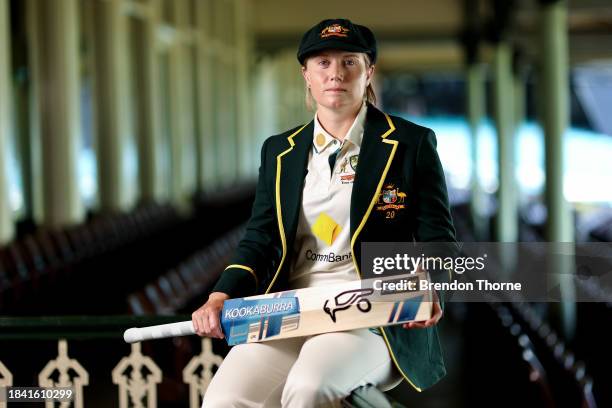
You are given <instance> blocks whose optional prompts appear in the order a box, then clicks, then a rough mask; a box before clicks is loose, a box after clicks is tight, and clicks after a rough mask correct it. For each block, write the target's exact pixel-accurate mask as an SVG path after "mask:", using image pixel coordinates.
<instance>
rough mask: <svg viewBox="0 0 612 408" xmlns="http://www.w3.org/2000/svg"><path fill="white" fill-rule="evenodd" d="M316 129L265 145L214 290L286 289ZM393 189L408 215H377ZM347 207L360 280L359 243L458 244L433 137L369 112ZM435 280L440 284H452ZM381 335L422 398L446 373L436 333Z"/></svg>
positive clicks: (390, 330)
mask: <svg viewBox="0 0 612 408" xmlns="http://www.w3.org/2000/svg"><path fill="white" fill-rule="evenodd" d="M313 129H314V121H311V122H310V123H309V124H307V125H304V126H301V127H299V128H296V129H293V130H290V131H287V132H285V133H282V134H280V135H276V136H272V137H270V138H268V139H267V140H266V141H265V142H264V144H263V147H262V149H261V166H260V168H259V181H258V184H257V190H256V196H255V202H254V204H253V210H252V214H251V218H250V219H249V221H248V224H247V227H246V233H245V236H244V238H243V239H242V240H241V241H240V243H239V245H238V248H237V250H236V253H235V255H234V258H233V261H232V263H231V265H229V266H228V267H227V268H226V269H225V271H224V272H223V273H222V274H221V277H220V278H219V281H218V282H217V284H216V286H215V288H214V290H215V291H219V292H225V293H227V294H229V295H230V296H231V297H243V296H250V295H254V294H261V293H268V292H277V291H282V290H286V289H287V288H288V276H289V268H290V265H291V257H292V256H293V253H292V252H293V251H292V248H293V244H294V240H295V235H296V230H297V225H298V216H299V210H300V205H301V202H302V190H303V185H304V177H305V175H306V168H307V161H308V152H309V150H310V149H312V138H313ZM389 183H393V185H394V186H396V187H398V188H399V190H398V191H401V192H405V193H406V195H405V197H406V198H405V208H404V209H402V210H398V211H397V214H396V215H395V214H394V217H393V218H389V217H387V216H386V214H385V213H384V211H377V210H373V209H374V207H375V204H376V203H377V201H378V199H379V196H380V192H381V191H382V189H383V187H384V186H385V185H388V184H389ZM350 208H351V210H350V211H351V214H350V220H351V222H350V224H351V225H350V232H351V252H352V256H353V262H354V263H355V267H356V269H357V273H358V274H359V276H361V272H360V270H361V268H360V263H361V242H362V241H363V242H376V241H383V242H389V241H401V242H412V241H413V240H416V241H417V242H426V241H440V242H450V243H454V242H456V241H455V229H454V227H453V223H452V220H451V215H450V211H449V204H448V196H447V190H446V184H445V181H444V173H443V170H442V165H441V164H440V160H439V158H438V154H437V152H436V138H435V135H434V133H433V132H432V131H431V130H430V129H428V128H425V127H422V126H419V125H416V124H414V123H412V122H409V121H406V120H404V119H401V118H399V117H395V116H390V115H387V114H385V113H383V112H381V111H380V110H378V109H376V108H375V107H374V106H372V105H368V111H367V115H366V122H365V129H364V135H363V140H362V144H361V150H360V153H359V165H358V166H357V170H356V174H355V180H354V184H353V191H352V195H351V206H350ZM430 273H431V271H430ZM435 275H436V276H434V275H433V274H432V279H433V280H435V281H439V280H442V279H447V280H448V278H449V274H448V273H444V274H435ZM381 333H382V336H383V337H384V339H385V342H386V343H387V347H388V348H389V353H390V355H391V357H392V359H393V361H394V363H395V365H396V366H397V368H398V369H399V371H400V372H401V373H402V375H403V377H404V379H405V380H406V381H408V382H409V383H410V384H411V385H412V386H413V387H414V388H415V389H416V390H417V391H421V390H423V389H425V388H428V387H430V386H431V385H433V384H435V383H436V382H437V381H438V380H440V379H441V378H442V377H443V376H444V375H445V374H446V369H445V367H444V361H443V357H442V351H441V348H440V343H439V340H438V330H437V328H436V327H432V328H427V329H404V328H402V327H401V325H400V326H391V327H385V328H381Z"/></svg>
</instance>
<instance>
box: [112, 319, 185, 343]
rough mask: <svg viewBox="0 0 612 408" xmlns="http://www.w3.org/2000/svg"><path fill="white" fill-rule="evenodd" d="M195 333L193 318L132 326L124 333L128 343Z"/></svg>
mask: <svg viewBox="0 0 612 408" xmlns="http://www.w3.org/2000/svg"><path fill="white" fill-rule="evenodd" d="M189 334H195V330H194V328H193V323H192V321H191V320H186V321H184V322H178V323H169V324H161V325H158V326H148V327H132V328H130V329H127V330H126V331H125V332H124V333H123V340H125V342H126V343H136V342H139V341H143V340H152V339H164V338H167V337H178V336H187V335H189Z"/></svg>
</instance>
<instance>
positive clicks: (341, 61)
mask: <svg viewBox="0 0 612 408" xmlns="http://www.w3.org/2000/svg"><path fill="white" fill-rule="evenodd" d="M373 73H374V66H369V67H368V66H367V64H366V55H365V54H363V53H359V52H350V51H340V50H324V51H321V52H320V53H318V54H315V55H313V56H311V57H309V58H308V59H307V60H306V66H305V67H302V75H303V76H304V80H305V81H306V84H307V86H308V88H310V92H311V94H312V97H313V98H314V100H315V101H316V103H317V106H318V107H321V106H323V107H325V108H328V109H332V110H344V109H346V108H355V107H357V106H360V105H361V103H362V102H363V98H364V94H365V90H366V88H367V86H368V85H369V84H370V81H371V79H372V74H373Z"/></svg>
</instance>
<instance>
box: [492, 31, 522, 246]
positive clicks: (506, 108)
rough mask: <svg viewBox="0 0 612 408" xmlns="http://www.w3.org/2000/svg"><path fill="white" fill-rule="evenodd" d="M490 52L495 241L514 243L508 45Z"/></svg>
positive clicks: (515, 212) (515, 211)
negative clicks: (494, 143) (495, 159)
mask: <svg viewBox="0 0 612 408" xmlns="http://www.w3.org/2000/svg"><path fill="white" fill-rule="evenodd" d="M494 53H495V54H494V62H493V66H494V73H495V81H494V84H493V98H494V118H495V127H496V130H497V146H498V169H499V188H498V194H497V199H498V211H497V220H496V223H497V228H496V231H497V236H496V239H497V241H499V242H515V241H516V240H517V238H518V208H517V204H518V202H517V199H516V186H515V184H516V182H515V177H514V157H515V153H514V150H515V147H514V145H515V138H514V102H513V100H514V98H513V95H512V86H513V84H512V62H511V55H512V53H511V48H510V45H509V44H508V43H506V42H504V41H500V42H499V43H498V44H496V46H495V51H494Z"/></svg>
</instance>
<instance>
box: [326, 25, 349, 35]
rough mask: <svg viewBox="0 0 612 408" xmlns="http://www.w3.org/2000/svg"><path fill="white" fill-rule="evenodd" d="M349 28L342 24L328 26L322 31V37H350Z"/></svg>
mask: <svg viewBox="0 0 612 408" xmlns="http://www.w3.org/2000/svg"><path fill="white" fill-rule="evenodd" d="M349 31H350V30H349V29H348V28H345V27H342V26H341V25H340V24H333V25H330V26H327V27H325V28H324V29H323V31H321V38H327V37H348V34H347V33H348V32H349Z"/></svg>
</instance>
